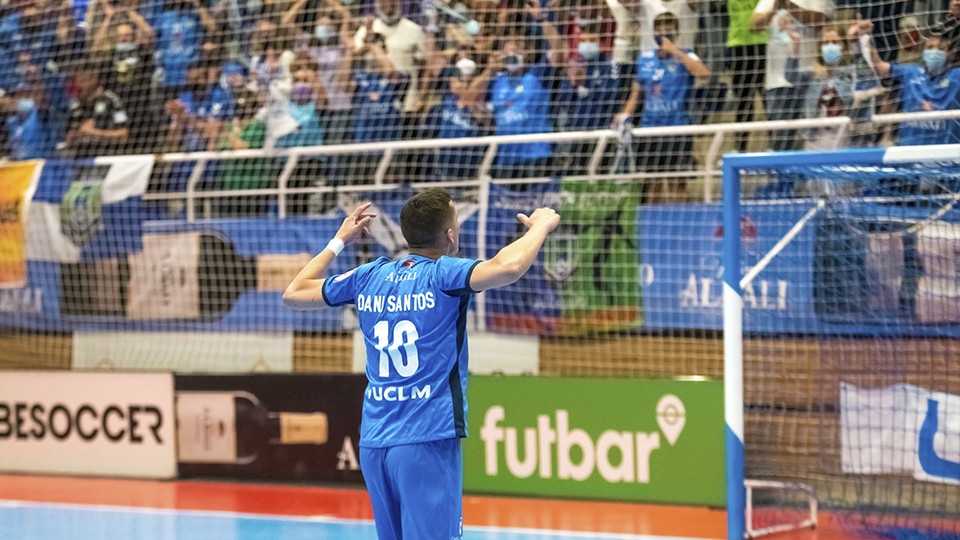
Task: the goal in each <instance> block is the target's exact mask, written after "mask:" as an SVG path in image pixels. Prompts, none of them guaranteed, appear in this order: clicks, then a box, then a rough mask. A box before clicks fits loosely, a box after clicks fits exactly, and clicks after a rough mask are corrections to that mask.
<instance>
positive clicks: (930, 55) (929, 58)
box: [923, 49, 947, 71]
mask: <svg viewBox="0 0 960 540" xmlns="http://www.w3.org/2000/svg"><path fill="white" fill-rule="evenodd" d="M946 63H947V52H946V51H942V50H940V49H924V50H923V65H925V66H927V71H937V70H939V69H940V68H942V67H943V65H944V64H946Z"/></svg>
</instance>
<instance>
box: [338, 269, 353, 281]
mask: <svg viewBox="0 0 960 540" xmlns="http://www.w3.org/2000/svg"><path fill="white" fill-rule="evenodd" d="M356 271H357V269H356V268H354V269H353V270H350V271H349V272H344V273H343V274H340V275H339V276H337V277H335V278H333V282H334V283H339V282H341V281H343V280H345V279H347V278H348V277H350V276H352V275H353V273H354V272H356Z"/></svg>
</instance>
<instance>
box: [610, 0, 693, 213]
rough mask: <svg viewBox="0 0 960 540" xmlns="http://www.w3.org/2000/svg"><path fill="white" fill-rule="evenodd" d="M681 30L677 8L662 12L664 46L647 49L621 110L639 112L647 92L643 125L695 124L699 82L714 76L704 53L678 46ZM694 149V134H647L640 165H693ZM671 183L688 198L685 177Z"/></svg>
mask: <svg viewBox="0 0 960 540" xmlns="http://www.w3.org/2000/svg"><path fill="white" fill-rule="evenodd" d="M678 29H679V25H678V23H677V19H676V17H674V16H673V15H672V14H671V13H663V14H661V15H659V16H657V20H656V21H655V22H654V32H655V33H656V36H655V37H656V40H657V42H658V43H659V44H660V48H659V49H657V51H655V52H646V53H643V55H641V57H640V59H639V60H638V61H637V80H636V81H635V82H634V84H633V89H632V91H631V95H630V98H628V100H627V104H626V106H625V107H624V111H623V113H621V115H622V117H623V116H626V117H627V118H629V117H632V116H633V108H634V107H636V104H637V102H638V100H639V96H640V94H641V93H642V95H643V100H644V106H643V114H642V116H641V120H640V125H641V126H642V127H660V126H685V125H688V124H690V101H691V98H692V92H693V89H694V86H695V85H697V84H702V83H704V82H705V81H706V80H707V79H708V78H709V77H710V70H709V69H708V68H707V67H706V66H705V65H704V64H703V62H702V61H701V60H700V57H698V56H697V55H696V54H694V53H693V52H692V51H686V50H683V49H680V48H679V47H677V46H676V45H674V43H673V40H674V39H676V33H677V31H678ZM692 153H693V138H692V137H691V136H689V135H678V136H671V137H657V138H655V139H652V138H644V139H642V140H641V142H640V151H639V154H640V166H641V169H643V170H645V171H650V172H660V171H678V170H688V169H690V168H691V167H692V165H693V164H692V160H693V156H692ZM666 188H667V191H668V194H669V195H668V196H669V197H674V196H679V197H681V198H682V197H683V196H684V194H685V192H686V185H685V183H684V182H681V181H670V182H669V183H668V184H667V186H666ZM657 189H659V186H650V187H647V188H646V191H647V193H648V194H651V195H652V193H653V192H654V191H656V190H657ZM648 200H649V199H648Z"/></svg>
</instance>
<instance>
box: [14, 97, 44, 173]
mask: <svg viewBox="0 0 960 540" xmlns="http://www.w3.org/2000/svg"><path fill="white" fill-rule="evenodd" d="M6 128H7V138H6V145H5V146H6V148H5V150H6V152H5V153H7V154H8V155H9V156H10V158H11V159H14V160H17V161H23V160H26V159H36V158H39V157H43V154H44V152H45V150H46V143H47V141H48V139H49V135H48V134H47V133H46V131H45V130H44V127H43V122H41V121H40V115H39V114H38V112H37V106H36V104H35V103H34V101H33V100H32V99H30V98H29V97H21V98H19V99H17V108H16V111H15V112H14V113H13V114H11V115H10V116H7V122H6Z"/></svg>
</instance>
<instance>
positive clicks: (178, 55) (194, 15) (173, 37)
mask: <svg viewBox="0 0 960 540" xmlns="http://www.w3.org/2000/svg"><path fill="white" fill-rule="evenodd" d="M154 29H155V30H156V33H157V56H158V58H159V60H158V62H159V65H160V67H161V68H162V69H163V79H162V81H161V84H162V86H163V87H164V94H165V97H171V96H176V95H177V94H179V93H181V92H182V91H183V87H184V85H185V84H188V81H187V68H188V67H189V66H191V65H192V64H193V63H195V62H196V61H198V60H199V59H200V54H201V45H202V44H203V39H204V35H205V34H209V35H215V34H216V33H217V25H216V22H215V21H214V19H213V17H211V16H210V13H209V12H208V11H207V9H206V8H205V7H203V4H202V3H201V2H200V0H167V3H166V5H165V6H164V10H163V12H162V13H160V15H159V16H158V18H157V24H156V26H155V27H154Z"/></svg>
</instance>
